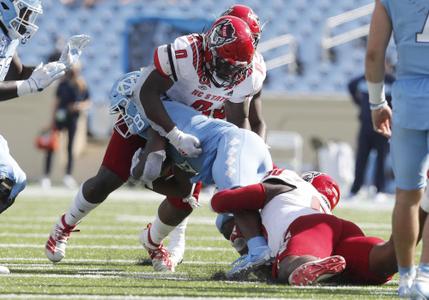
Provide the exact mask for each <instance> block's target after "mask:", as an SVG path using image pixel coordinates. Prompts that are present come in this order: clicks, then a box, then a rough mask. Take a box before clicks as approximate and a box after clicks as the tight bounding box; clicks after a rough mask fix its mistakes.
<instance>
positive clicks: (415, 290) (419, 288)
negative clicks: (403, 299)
mask: <svg viewBox="0 0 429 300" xmlns="http://www.w3.org/2000/svg"><path fill="white" fill-rule="evenodd" d="M410 297H411V299H413V300H425V299H429V274H425V273H422V272H418V271H417V275H416V278H415V279H414V281H413V285H412V286H411V289H410Z"/></svg>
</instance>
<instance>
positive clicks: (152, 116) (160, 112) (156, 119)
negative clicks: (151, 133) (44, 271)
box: [140, 89, 175, 135]
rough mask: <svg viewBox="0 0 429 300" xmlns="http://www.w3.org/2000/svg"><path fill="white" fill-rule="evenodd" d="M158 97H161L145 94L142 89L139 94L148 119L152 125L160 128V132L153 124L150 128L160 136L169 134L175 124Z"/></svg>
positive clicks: (152, 93) (149, 93) (154, 94)
mask: <svg viewBox="0 0 429 300" xmlns="http://www.w3.org/2000/svg"><path fill="white" fill-rule="evenodd" d="M160 96H161V95H159V94H157V93H154V92H148V93H145V92H144V89H142V92H141V93H140V99H141V100H140V101H141V104H142V106H143V109H144V111H145V113H146V116H147V117H148V119H149V120H150V121H151V122H152V123H155V125H158V126H159V127H161V128H162V130H161V131H160V128H157V126H154V124H151V125H152V127H153V128H154V129H155V130H157V131H158V132H160V133H161V134H162V135H165V133H168V132H170V131H171V130H172V129H173V128H174V127H175V124H174V123H173V121H172V120H171V118H170V116H169V115H168V113H167V111H166V110H165V108H164V105H163V104H162V101H161V100H160ZM162 131H164V132H162Z"/></svg>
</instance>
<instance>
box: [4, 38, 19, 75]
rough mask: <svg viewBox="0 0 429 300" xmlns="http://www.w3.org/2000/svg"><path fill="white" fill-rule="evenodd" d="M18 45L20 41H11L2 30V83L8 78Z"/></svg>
mask: <svg viewBox="0 0 429 300" xmlns="http://www.w3.org/2000/svg"><path fill="white" fill-rule="evenodd" d="M18 45H19V40H18V39H15V40H11V39H10V38H9V37H8V36H6V35H5V34H4V33H3V32H2V31H1V30H0V81H4V79H5V78H6V75H7V72H8V71H9V67H10V63H11V62H12V58H13V56H14V55H15V52H16V47H18Z"/></svg>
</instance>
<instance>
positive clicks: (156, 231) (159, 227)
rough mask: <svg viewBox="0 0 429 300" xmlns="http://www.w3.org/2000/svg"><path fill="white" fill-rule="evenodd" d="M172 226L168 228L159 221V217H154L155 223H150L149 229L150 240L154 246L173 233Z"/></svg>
mask: <svg viewBox="0 0 429 300" xmlns="http://www.w3.org/2000/svg"><path fill="white" fill-rule="evenodd" d="M173 229H174V226H170V225H167V224H164V223H163V222H162V221H161V220H160V219H159V216H158V215H156V218H155V221H153V223H152V227H151V228H150V238H151V239H152V242H154V243H155V244H161V243H162V240H163V239H164V238H165V237H166V236H168V234H169V233H170V232H171V231H173Z"/></svg>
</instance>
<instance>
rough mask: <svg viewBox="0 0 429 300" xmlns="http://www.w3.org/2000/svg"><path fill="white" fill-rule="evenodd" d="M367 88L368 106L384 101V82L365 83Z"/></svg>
mask: <svg viewBox="0 0 429 300" xmlns="http://www.w3.org/2000/svg"><path fill="white" fill-rule="evenodd" d="M366 83H367V86H368V94H369V103H370V104H375V105H377V104H381V103H383V102H385V101H386V97H385V95H384V82H383V81H381V82H377V83H374V82H370V81H366Z"/></svg>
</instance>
